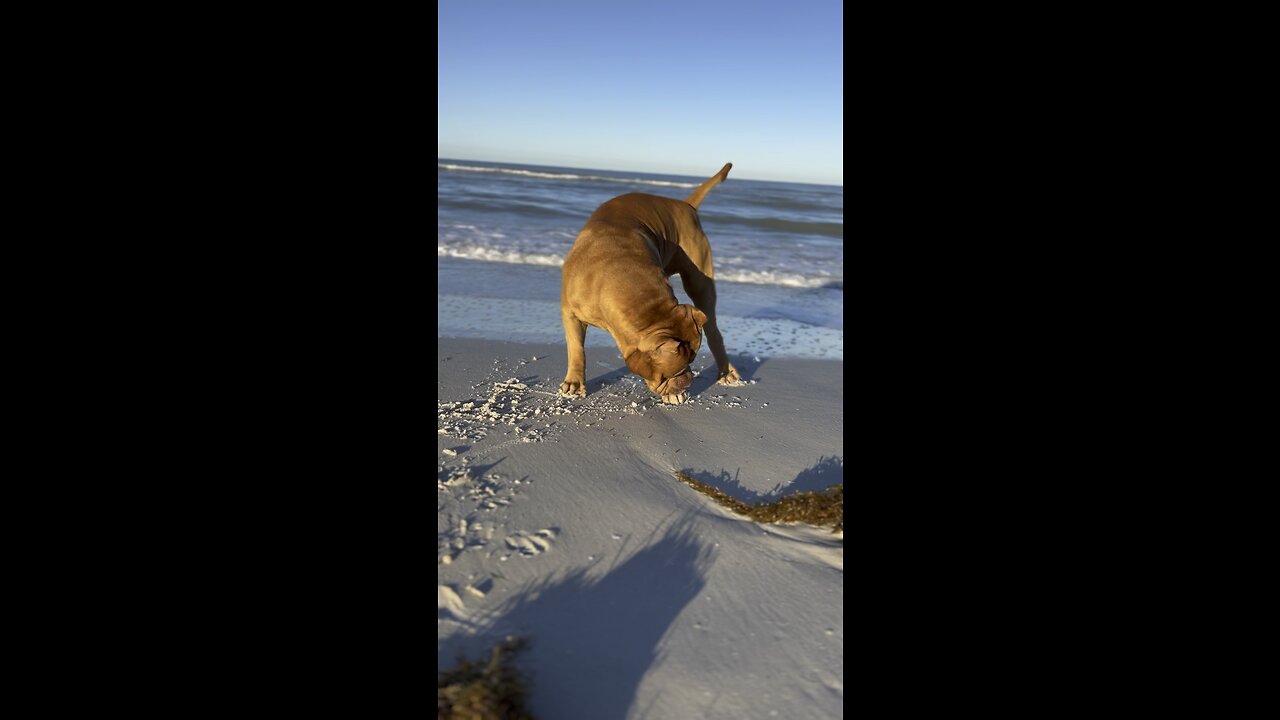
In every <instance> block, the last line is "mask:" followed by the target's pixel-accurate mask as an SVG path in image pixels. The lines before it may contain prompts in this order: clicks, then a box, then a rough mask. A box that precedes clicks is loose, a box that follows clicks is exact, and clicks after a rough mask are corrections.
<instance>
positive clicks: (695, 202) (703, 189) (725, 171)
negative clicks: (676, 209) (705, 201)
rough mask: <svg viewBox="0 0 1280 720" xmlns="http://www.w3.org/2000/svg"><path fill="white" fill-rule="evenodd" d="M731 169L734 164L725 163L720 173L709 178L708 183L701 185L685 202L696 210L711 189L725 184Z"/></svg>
mask: <svg viewBox="0 0 1280 720" xmlns="http://www.w3.org/2000/svg"><path fill="white" fill-rule="evenodd" d="M731 167H733V163H725V164H724V167H722V168H720V172H718V173H716V174H715V175H712V176H711V177H709V178H707V181H706V182H704V183H702V184H701V185H699V186H698V189H697V190H694V191H693V193H692V194H691V195H689V197H688V199H686V200H685V202H687V203H689V204H690V205H692V206H694V207H695V208H696V207H698V206H699V205H701V204H702V198H704V197H706V196H707V193H709V192H711V188H713V187H715V186H717V185H719V184H720V183H722V182H724V179H725V178H727V177H729V168H731Z"/></svg>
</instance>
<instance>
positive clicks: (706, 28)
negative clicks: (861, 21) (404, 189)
mask: <svg viewBox="0 0 1280 720" xmlns="http://www.w3.org/2000/svg"><path fill="white" fill-rule="evenodd" d="M438 40H439V45H438V50H437V53H438V58H437V59H438V60H439V66H438V68H439V69H438V70H437V77H436V80H437V83H438V84H437V90H436V100H437V102H438V108H439V137H438V138H437V152H438V156H439V157H446V158H458V159H464V160H490V161H498V162H503V161H506V162H516V163H528V164H534V165H559V166H565V167H579V168H597V169H602V170H635V171H640V172H654V173H669V174H676V175H693V176H704V175H705V176H710V175H711V174H712V173H714V172H715V171H716V170H719V169H720V166H721V165H723V164H724V163H726V162H732V163H733V176H734V177H738V178H742V179H748V180H781V181H788V182H811V183H822V184H828V185H843V184H844V168H843V165H844V8H843V0H770V1H768V2H762V1H757V0H683V2H672V1H669V0H440V2H439V38H438Z"/></svg>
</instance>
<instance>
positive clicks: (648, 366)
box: [623, 349, 653, 378]
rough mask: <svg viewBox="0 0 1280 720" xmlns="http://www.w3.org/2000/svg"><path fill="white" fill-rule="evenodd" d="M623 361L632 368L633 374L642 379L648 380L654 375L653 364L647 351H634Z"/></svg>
mask: <svg viewBox="0 0 1280 720" xmlns="http://www.w3.org/2000/svg"><path fill="white" fill-rule="evenodd" d="M623 360H624V361H625V362H626V363H627V367H628V368H630V370H631V372H633V373H635V374H637V375H639V376H640V377H642V378H647V377H650V376H652V375H653V364H652V361H651V360H650V359H649V353H648V352H647V351H645V350H643V349H639V350H632V351H631V352H629V353H627V356H626V357H625V358H623Z"/></svg>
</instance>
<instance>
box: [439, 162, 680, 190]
mask: <svg viewBox="0 0 1280 720" xmlns="http://www.w3.org/2000/svg"><path fill="white" fill-rule="evenodd" d="M436 167H437V168H439V169H440V170H452V171H459V172H486V173H498V174H501V175H523V176H524V177H536V178H547V179H549V180H593V181H595V180H598V181H602V182H613V183H626V184H628V185H656V186H658V187H678V188H696V187H698V183H689V182H675V181H669V180H644V179H642V178H620V177H605V176H603V175H572V174H568V173H548V172H539V171H537V170H519V169H517V168H504V167H477V166H474V165H454V164H453V163H436Z"/></svg>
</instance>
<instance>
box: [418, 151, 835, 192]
mask: <svg viewBox="0 0 1280 720" xmlns="http://www.w3.org/2000/svg"><path fill="white" fill-rule="evenodd" d="M441 160H457V161H460V162H481V163H494V164H497V163H507V164H509V165H523V166H525V167H544V168H560V169H563V170H586V171H588V172H613V173H639V174H641V175H661V176H666V177H678V178H688V179H691V180H698V179H701V180H705V179H706V177H704V176H701V175H682V174H680V173H656V172H651V171H647V170H632V169H630V168H626V169H613V168H588V167H575V166H572V165H535V164H531V163H519V162H514V161H511V160H480V159H477V158H460V157H443V156H441V155H440V154H439V153H437V154H436V161H437V162H439V161H441ZM727 162H733V161H732V160H730V161H727ZM734 167H735V168H736V167H737V165H736V164H735V165H734ZM730 179H734V180H742V181H744V182H767V183H787V184H789V185H818V186H821V187H838V188H840V189H841V190H843V189H844V183H843V182H840V183H839V184H837V183H820V182H806V181H802V180H763V179H760V178H747V177H741V176H737V177H731V178H730Z"/></svg>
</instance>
